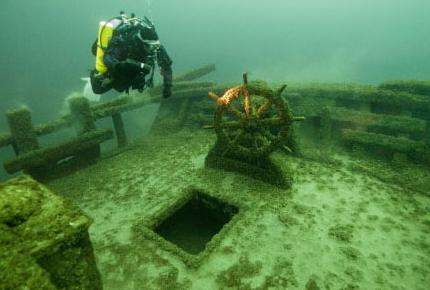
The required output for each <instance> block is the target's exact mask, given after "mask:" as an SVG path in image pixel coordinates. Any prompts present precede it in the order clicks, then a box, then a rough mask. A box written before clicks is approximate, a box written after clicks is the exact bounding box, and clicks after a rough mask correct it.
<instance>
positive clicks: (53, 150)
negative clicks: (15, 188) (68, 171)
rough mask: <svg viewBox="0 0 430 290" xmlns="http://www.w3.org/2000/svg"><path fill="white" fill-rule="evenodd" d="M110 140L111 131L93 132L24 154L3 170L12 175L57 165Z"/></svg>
mask: <svg viewBox="0 0 430 290" xmlns="http://www.w3.org/2000/svg"><path fill="white" fill-rule="evenodd" d="M112 138H113V131H112V130H106V129H99V130H93V131H91V132H88V133H84V134H82V135H80V136H78V137H77V138H75V139H73V140H71V141H67V142H63V143H61V144H58V145H56V146H52V147H48V148H44V149H38V150H33V151H30V152H28V153H24V154H22V155H20V156H18V157H16V158H14V159H12V160H8V161H6V162H5V163H4V168H5V169H6V171H7V172H8V173H9V174H13V173H16V172H18V171H20V170H22V169H26V168H38V167H41V166H45V165H47V164H53V163H57V162H58V161H60V160H62V159H64V158H67V157H70V156H74V155H75V154H77V153H79V152H84V151H87V150H88V149H89V148H93V147H94V146H96V145H99V144H100V143H102V142H104V141H107V140H109V139H112Z"/></svg>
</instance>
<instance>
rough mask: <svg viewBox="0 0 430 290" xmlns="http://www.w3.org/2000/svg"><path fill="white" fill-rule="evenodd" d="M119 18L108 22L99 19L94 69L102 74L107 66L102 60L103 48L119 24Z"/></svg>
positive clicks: (106, 45)
mask: <svg viewBox="0 0 430 290" xmlns="http://www.w3.org/2000/svg"><path fill="white" fill-rule="evenodd" d="M121 22H122V21H121V20H119V19H112V20H110V21H109V22H106V21H101V22H100V24H99V33H98V40H97V54H96V70H97V71H98V72H99V73H101V74H104V73H106V72H107V67H106V65H105V63H104V61H103V56H104V55H105V49H106V48H107V47H108V45H109V42H110V40H111V39H112V35H113V32H114V30H115V29H116V28H117V27H118V26H119V25H120V24H121Z"/></svg>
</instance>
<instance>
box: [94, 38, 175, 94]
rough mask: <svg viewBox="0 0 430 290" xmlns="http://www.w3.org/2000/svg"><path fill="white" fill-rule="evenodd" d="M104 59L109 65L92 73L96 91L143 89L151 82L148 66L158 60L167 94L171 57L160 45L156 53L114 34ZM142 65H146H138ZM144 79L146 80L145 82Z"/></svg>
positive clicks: (164, 92)
mask: <svg viewBox="0 0 430 290" xmlns="http://www.w3.org/2000/svg"><path fill="white" fill-rule="evenodd" d="M103 61H104V63H105V65H106V67H107V68H108V73H107V74H105V75H97V72H96V71H93V72H92V73H91V84H92V87H93V91H94V93H96V94H103V93H105V92H107V91H109V90H110V89H112V88H113V89H115V90H116V91H118V92H124V91H126V92H128V91H129V89H130V88H132V89H137V90H143V89H144V87H145V86H146V85H151V84H150V82H151V79H152V76H149V74H151V67H153V68H155V63H156V62H157V63H158V65H159V67H160V73H161V75H162V76H163V86H164V87H163V96H164V97H169V96H170V94H171V87H172V60H171V59H170V57H169V55H168V54H167V51H166V49H165V48H164V46H162V45H161V46H160V48H159V49H158V50H157V52H156V53H155V54H151V53H148V50H146V49H144V48H143V47H140V46H138V45H136V44H135V43H133V42H132V41H129V40H128V39H124V38H123V37H121V36H120V35H118V36H116V37H115V36H114V37H113V38H112V40H111V41H110V42H109V46H108V47H107V49H106V50H105V54H104V57H103ZM140 63H143V64H145V68H143V69H142V68H141V67H139V65H138V64H140ZM145 79H146V81H145Z"/></svg>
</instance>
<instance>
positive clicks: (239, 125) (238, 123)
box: [221, 121, 242, 129]
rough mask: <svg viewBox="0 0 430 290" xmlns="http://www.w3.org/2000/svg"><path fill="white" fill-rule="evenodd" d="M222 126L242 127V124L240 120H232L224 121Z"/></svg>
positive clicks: (228, 127)
mask: <svg viewBox="0 0 430 290" xmlns="http://www.w3.org/2000/svg"><path fill="white" fill-rule="evenodd" d="M221 128H226V129H240V128H242V125H241V122H239V121H230V122H223V123H222V124H221Z"/></svg>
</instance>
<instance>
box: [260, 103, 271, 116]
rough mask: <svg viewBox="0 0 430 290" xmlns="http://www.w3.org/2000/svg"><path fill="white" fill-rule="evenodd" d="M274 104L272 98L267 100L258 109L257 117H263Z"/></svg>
mask: <svg viewBox="0 0 430 290" xmlns="http://www.w3.org/2000/svg"><path fill="white" fill-rule="evenodd" d="M271 106H272V100H267V101H266V102H265V103H264V104H263V105H261V106H260V108H258V110H257V117H258V118H261V117H262V116H263V115H264V114H265V113H266V112H267V111H268V110H269V109H270V107H271Z"/></svg>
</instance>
